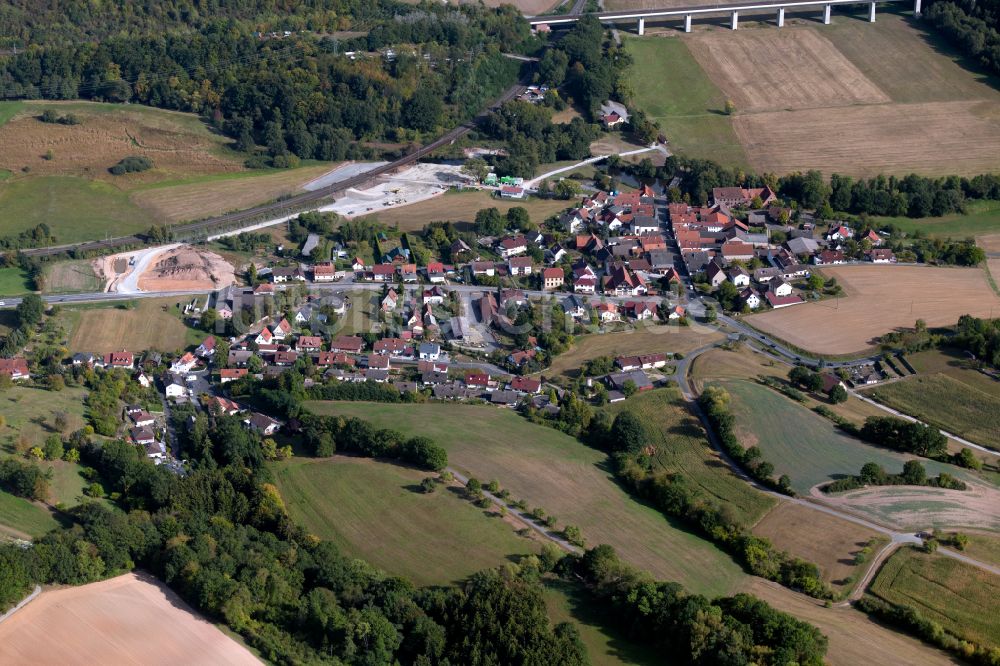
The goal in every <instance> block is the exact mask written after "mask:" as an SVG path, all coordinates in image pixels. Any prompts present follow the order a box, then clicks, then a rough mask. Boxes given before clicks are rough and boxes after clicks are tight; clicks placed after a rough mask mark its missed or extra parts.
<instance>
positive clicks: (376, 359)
mask: <svg viewBox="0 0 1000 666" xmlns="http://www.w3.org/2000/svg"><path fill="white" fill-rule="evenodd" d="M365 363H366V364H367V366H368V368H369V369H370V370H390V369H391V368H392V364H391V363H390V362H389V357H388V356H383V355H382V354H369V355H368V357H367V358H366V359H365Z"/></svg>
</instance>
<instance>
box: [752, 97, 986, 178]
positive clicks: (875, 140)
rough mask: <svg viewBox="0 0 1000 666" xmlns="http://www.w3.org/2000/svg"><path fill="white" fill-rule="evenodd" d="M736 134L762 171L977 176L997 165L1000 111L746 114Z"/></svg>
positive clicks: (973, 105) (912, 107)
mask: <svg viewBox="0 0 1000 666" xmlns="http://www.w3.org/2000/svg"><path fill="white" fill-rule="evenodd" d="M733 127H734V129H735V131H736V135H737V137H739V140H740V142H741V143H742V144H743V147H744V148H745V149H746V151H747V154H748V155H749V157H750V164H751V165H752V166H753V167H754V169H756V170H757V171H771V172H775V173H790V172H794V171H807V170H809V169H817V170H819V171H821V172H823V173H832V172H839V173H847V174H851V175H855V176H873V175H876V174H878V173H885V174H896V175H906V174H909V173H921V174H927V175H945V174H959V175H967V176H972V175H975V174H980V173H988V172H990V171H993V170H995V169H996V167H997V165H998V163H1000V157H998V155H1000V153H998V151H997V147H998V146H1000V105H997V104H996V103H995V102H990V101H964V100H959V101H953V102H928V103H922V104H881V105H866V106H851V107H842V108H832V109H831V108H816V109H800V110H791V111H773V112H766V113H751V114H741V115H737V116H735V117H734V118H733ZM915 128H919V131H914V130H915ZM941 155H947V156H948V159H946V160H942V159H941Z"/></svg>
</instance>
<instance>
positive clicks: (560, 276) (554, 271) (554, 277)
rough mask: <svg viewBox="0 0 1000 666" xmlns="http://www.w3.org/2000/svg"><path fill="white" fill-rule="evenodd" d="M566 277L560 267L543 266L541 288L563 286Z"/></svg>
mask: <svg viewBox="0 0 1000 666" xmlns="http://www.w3.org/2000/svg"><path fill="white" fill-rule="evenodd" d="M565 279H566V274H565V273H564V272H563V269H561V268H543V269H542V288H543V289H558V288H559V287H561V286H563V282H564V281H565Z"/></svg>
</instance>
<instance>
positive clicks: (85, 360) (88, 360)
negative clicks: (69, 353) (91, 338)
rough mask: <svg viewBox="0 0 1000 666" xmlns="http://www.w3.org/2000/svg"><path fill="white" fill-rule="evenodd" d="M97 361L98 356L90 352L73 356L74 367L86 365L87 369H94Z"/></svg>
mask: <svg viewBox="0 0 1000 666" xmlns="http://www.w3.org/2000/svg"><path fill="white" fill-rule="evenodd" d="M96 360H97V355H96V354H91V353H90V352H77V353H75V354H73V357H72V363H73V365H76V366H79V365H85V366H87V367H92V366H93V365H94V362H95V361H96Z"/></svg>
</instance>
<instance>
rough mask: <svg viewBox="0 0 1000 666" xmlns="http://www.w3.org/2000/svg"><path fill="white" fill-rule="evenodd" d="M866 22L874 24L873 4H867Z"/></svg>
mask: <svg viewBox="0 0 1000 666" xmlns="http://www.w3.org/2000/svg"><path fill="white" fill-rule="evenodd" d="M868 22H869V23H874V22H875V3H874V2H869V3H868Z"/></svg>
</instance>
